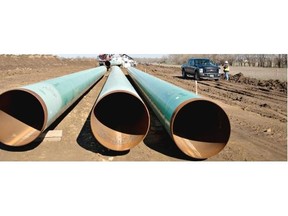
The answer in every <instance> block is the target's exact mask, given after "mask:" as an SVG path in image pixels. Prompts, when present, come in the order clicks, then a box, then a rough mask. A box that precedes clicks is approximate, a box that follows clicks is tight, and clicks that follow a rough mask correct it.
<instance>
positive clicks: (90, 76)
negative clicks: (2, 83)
mask: <svg viewBox="0 0 288 216" xmlns="http://www.w3.org/2000/svg"><path fill="white" fill-rule="evenodd" d="M106 71H107V69H106V67H105V66H101V67H97V68H91V69H88V70H84V71H80V72H77V73H73V74H69V75H65V76H62V77H58V78H54V79H49V80H45V81H42V82H38V83H34V84H31V85H26V86H23V87H20V88H16V89H12V90H8V91H6V92H4V93H2V94H1V95H0V142H1V143H3V144H6V145H10V146H23V145H26V144H29V143H31V142H32V141H34V140H35V139H36V138H37V137H38V136H39V135H40V134H41V132H43V131H44V130H45V129H46V128H48V127H49V126H50V125H51V124H52V123H53V122H54V121H55V120H56V119H57V118H58V117H59V116H60V115H61V114H62V113H63V112H64V111H65V110H67V108H69V107H70V106H71V105H72V104H73V103H74V102H75V101H76V100H77V99H78V98H80V96H81V95H83V94H84V93H85V92H86V91H87V90H88V89H89V88H90V87H91V86H93V85H94V84H95V83H96V82H97V81H98V80H99V79H100V78H102V77H103V75H104V74H105V73H106Z"/></svg>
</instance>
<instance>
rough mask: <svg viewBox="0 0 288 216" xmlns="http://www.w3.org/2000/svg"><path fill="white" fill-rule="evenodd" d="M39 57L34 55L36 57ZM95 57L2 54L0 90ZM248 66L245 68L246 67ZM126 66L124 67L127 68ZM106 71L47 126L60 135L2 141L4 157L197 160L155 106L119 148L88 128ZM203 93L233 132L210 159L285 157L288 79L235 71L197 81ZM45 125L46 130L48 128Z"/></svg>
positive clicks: (163, 72)
mask: <svg viewBox="0 0 288 216" xmlns="http://www.w3.org/2000/svg"><path fill="white" fill-rule="evenodd" d="M35 59H36V60H35ZM96 65H97V62H96V61H95V60H83V59H78V60H60V59H56V58H52V57H45V56H42V57H41V56H40V57H37V58H36V57H35V56H34V57H33V56H32V57H30V58H28V57H22V58H20V57H19V58H18V59H17V58H15V57H9V60H8V57H3V56H2V57H0V75H1V78H0V94H1V93H3V92H4V91H7V90H8V89H10V88H14V87H19V86H23V85H27V84H31V83H35V82H39V81H42V80H46V79H49V78H54V77H59V76H62V75H66V74H69V73H72V72H77V71H80V70H84V69H88V68H91V67H95V66H96ZM137 67H138V69H140V70H143V71H146V72H147V73H150V74H152V75H154V76H156V77H159V78H161V79H163V80H166V81H168V82H170V83H173V84H175V85H177V86H180V87H182V88H184V89H188V90H190V91H193V92H195V82H194V80H193V79H190V78H188V79H183V78H182V77H181V71H180V70H179V68H175V67H163V66H155V65H139V66H137ZM243 70H245V68H243ZM123 72H125V69H123ZM107 75H108V73H106V75H105V76H104V77H103V78H102V79H101V80H100V81H99V82H98V83H96V84H95V85H94V86H93V87H92V88H91V89H90V90H89V91H88V92H87V93H86V94H85V95H84V96H83V97H81V98H80V99H79V100H78V101H77V102H76V103H75V104H74V105H73V106H72V107H71V108H70V109H69V110H68V111H67V112H65V113H64V114H63V115H62V116H61V118H59V119H58V120H57V122H55V123H54V124H53V125H51V126H50V127H49V128H48V130H47V131H49V130H62V131H63V136H62V139H61V141H58V142H49V141H45V140H43V139H42V140H38V141H37V142H34V143H32V144H30V145H27V146H24V147H18V148H11V147H7V146H5V145H3V144H0V147H1V148H0V160H2V161H19V160H20V161H183V160H193V159H191V158H189V157H188V156H186V155H184V154H183V153H182V152H181V151H180V150H179V149H178V148H177V147H176V146H175V144H174V143H173V141H172V140H171V138H170V137H169V135H168V134H167V132H166V131H165V130H164V129H163V127H162V125H161V124H160V123H159V121H158V119H157V118H156V117H155V115H154V114H153V112H151V111H150V115H151V128H150V131H149V133H148V135H147V137H146V138H145V139H144V141H143V142H141V143H140V144H139V145H137V146H136V147H134V148H133V149H131V150H129V151H125V152H115V151H112V150H108V149H106V148H105V147H103V146H102V145H100V144H99V143H98V142H97V140H96V139H95V138H94V137H93V135H92V133H91V130H90V122H89V116H90V112H91V109H92V107H93V105H94V103H95V101H96V99H97V96H98V94H99V93H100V91H101V89H102V86H103V84H104V83H105V80H106V79H107ZM198 93H199V95H200V96H202V97H204V98H207V99H209V100H213V101H214V102H216V103H217V104H219V105H220V106H221V107H222V108H223V109H224V110H225V112H226V113H227V114H228V116H229V119H230V123H231V136H230V140H229V142H228V144H227V145H226V147H225V148H224V149H223V151H221V152H220V153H219V154H218V155H215V156H213V157H211V158H209V159H207V160H206V161H286V160H287V80H286V81H285V82H283V81H281V82H280V81H275V80H274V81H271V80H270V81H265V80H260V79H249V78H247V77H245V76H243V75H242V74H236V75H234V76H233V77H232V79H231V80H230V81H225V80H220V81H199V82H198ZM47 131H45V132H47Z"/></svg>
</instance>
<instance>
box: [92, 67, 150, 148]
mask: <svg viewBox="0 0 288 216" xmlns="http://www.w3.org/2000/svg"><path fill="white" fill-rule="evenodd" d="M90 120H91V121H90V123H91V129H92V132H93V135H94V136H95V138H96V139H97V140H98V141H99V143H101V144H102V145H103V146H105V147H107V148H109V149H112V150H116V151H124V150H129V149H131V148H132V147H134V146H136V145H137V144H139V143H140V142H141V141H142V140H143V139H144V138H145V136H146V135H147V133H148V130H149V126H150V116H149V111H148V109H147V107H146V106H145V104H144V102H143V101H142V99H141V98H140V96H139V95H138V93H137V92H136V91H135V89H134V88H133V86H132V85H131V83H130V82H129V81H128V79H127V78H126V76H125V75H124V73H123V72H122V71H121V69H120V68H119V67H117V66H112V68H111V72H110V74H109V77H108V79H107V81H106V83H105V84H104V86H103V89H102V90H101V92H100V94H99V96H98V98H97V100H96V103H95V105H94V107H93V110H92V113H91V119H90Z"/></svg>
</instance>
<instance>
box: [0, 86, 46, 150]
mask: <svg viewBox="0 0 288 216" xmlns="http://www.w3.org/2000/svg"><path fill="white" fill-rule="evenodd" d="M44 122H45V114H44V109H43V107H42V105H41V103H40V101H39V100H38V99H37V97H36V96H35V95H33V94H32V93H30V92H27V91H25V90H11V91H7V92H4V93H3V94H1V95H0V142H2V143H3V144H6V145H11V146H22V145H26V144H28V143H30V142H32V141H33V140H35V139H36V138H37V137H38V136H39V135H40V133H41V130H42V129H43V127H44Z"/></svg>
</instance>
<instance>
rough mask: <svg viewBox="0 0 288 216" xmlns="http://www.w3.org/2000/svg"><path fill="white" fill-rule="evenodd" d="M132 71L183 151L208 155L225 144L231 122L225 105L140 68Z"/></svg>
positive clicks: (136, 81) (196, 155)
mask: <svg viewBox="0 0 288 216" xmlns="http://www.w3.org/2000/svg"><path fill="white" fill-rule="evenodd" d="M128 74H129V75H130V77H131V78H132V79H133V81H134V82H135V84H136V85H137V86H138V88H139V90H140V91H141V92H142V94H143V96H144V97H145V99H146V100H147V102H148V103H149V105H150V106H151V108H152V109H153V111H154V112H155V114H156V116H157V117H158V118H159V120H160V121H161V123H162V124H163V126H164V127H165V129H166V130H167V131H168V133H169V134H170V136H171V137H172V139H173V140H174V142H175V143H176V145H177V146H178V147H179V148H180V150H181V151H182V152H184V153H185V154H187V155H188V156H191V157H193V158H196V159H206V158H209V157H211V156H213V155H216V154H217V153H219V152H220V151H221V150H222V149H223V148H224V147H225V145H226V144H227V142H228V140H229V137H230V122H229V119H228V117H227V115H226V113H225V112H224V110H223V109H222V108H221V107H219V106H218V105H217V104H215V103H213V102H211V101H208V100H205V99H203V98H201V97H199V96H198V95H196V94H194V93H192V92H190V91H187V90H185V89H182V88H180V87H177V86H175V85H172V84H170V83H168V82H166V81H164V80H161V79H158V78H156V77H154V76H152V75H149V74H147V73H144V72H143V71H140V70H138V69H136V68H133V67H130V68H128Z"/></svg>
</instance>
